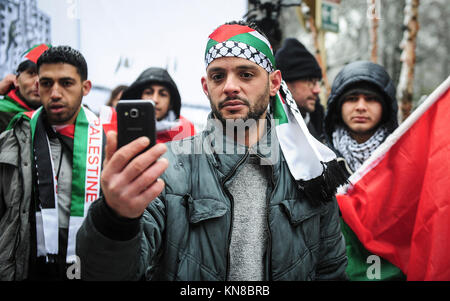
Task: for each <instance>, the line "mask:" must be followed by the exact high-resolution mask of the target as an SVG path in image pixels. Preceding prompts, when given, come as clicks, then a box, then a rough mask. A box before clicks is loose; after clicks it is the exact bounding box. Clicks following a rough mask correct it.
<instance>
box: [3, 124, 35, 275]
mask: <svg viewBox="0 0 450 301" xmlns="http://www.w3.org/2000/svg"><path fill="white" fill-rule="evenodd" d="M19 122H20V124H18V125H17V126H15V127H14V129H12V130H9V131H6V132H3V133H2V134H1V135H0V280H23V279H26V278H27V276H28V265H29V255H30V207H31V206H30V204H31V191H32V181H31V178H32V166H31V155H30V151H31V148H30V145H31V143H30V142H31V141H30V139H31V131H30V126H29V122H27V121H25V120H23V119H21V120H19Z"/></svg>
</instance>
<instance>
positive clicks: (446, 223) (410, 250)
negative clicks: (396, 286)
mask: <svg viewBox="0 0 450 301" xmlns="http://www.w3.org/2000/svg"><path fill="white" fill-rule="evenodd" d="M448 116H450V77H449V78H447V80H446V81H445V82H444V83H443V84H442V85H441V86H440V87H439V88H438V89H436V90H435V91H434V92H433V93H432V94H431V95H430V96H429V97H428V98H427V99H426V100H425V102H424V103H423V104H422V105H420V106H419V107H418V108H417V109H416V110H415V111H414V112H413V114H411V115H410V116H409V117H408V119H407V120H405V121H404V122H403V123H402V124H401V125H400V127H398V128H397V129H396V130H395V131H394V132H393V133H392V134H391V135H390V136H389V137H388V138H387V139H386V141H385V142H384V143H383V144H382V145H380V146H379V148H378V149H377V150H376V151H375V152H374V153H373V154H372V156H371V157H370V158H369V159H368V160H367V161H366V162H365V163H364V164H363V165H362V166H361V167H360V168H359V169H358V170H357V171H356V172H355V173H354V174H353V175H352V176H351V177H350V180H349V181H350V185H349V186H348V187H346V188H345V189H343V190H342V191H341V192H339V193H338V195H337V200H338V203H339V207H340V210H341V212H342V218H343V219H344V221H345V223H346V224H347V225H348V226H349V227H350V228H351V230H352V231H353V232H354V233H355V235H356V236H357V238H358V239H359V241H360V242H361V243H362V244H363V245H364V247H365V248H366V249H367V250H369V251H370V252H372V253H374V254H376V255H379V256H381V257H382V258H384V259H387V260H388V261H389V262H391V263H393V264H394V265H395V266H397V267H398V268H400V269H401V270H402V272H403V273H404V274H405V275H406V276H407V279H408V280H450V255H449V253H448V250H449V249H450V240H449V238H448V237H449V235H450V173H449V171H450V135H449V134H448V131H449V123H448Z"/></svg>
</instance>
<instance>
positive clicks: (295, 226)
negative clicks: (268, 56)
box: [77, 130, 347, 281]
mask: <svg viewBox="0 0 450 301" xmlns="http://www.w3.org/2000/svg"><path fill="white" fill-rule="evenodd" d="M213 132H216V131H213ZM273 134H275V130H273V131H271V130H269V131H268V133H267V135H266V136H265V138H264V139H263V140H262V141H260V143H259V144H258V147H257V148H254V147H253V148H246V147H244V149H243V151H242V152H239V151H236V146H235V145H234V146H233V145H232V144H231V145H230V144H229V142H227V141H229V140H228V139H224V138H223V136H222V134H220V135H215V134H211V132H210V131H208V130H207V131H204V132H202V133H201V134H199V135H196V136H193V137H191V138H187V139H184V140H181V141H175V142H171V143H169V144H168V149H169V151H168V152H167V153H166V154H165V155H164V156H165V157H166V158H167V159H168V161H169V164H170V166H169V168H168V169H167V170H166V172H165V173H164V175H163V177H162V178H163V180H164V181H165V183H166V186H165V189H164V191H163V192H162V193H161V195H160V196H159V197H158V198H156V199H155V200H153V201H152V202H151V203H150V204H149V206H148V207H147V209H146V211H145V212H144V214H143V216H142V217H141V218H140V219H138V220H135V222H136V225H137V227H136V230H135V231H132V230H130V231H129V232H133V233H131V235H129V236H128V237H126V235H122V237H118V235H117V233H118V232H123V229H124V228H127V227H128V228H129V229H131V228H130V227H129V226H130V223H131V221H130V220H126V221H125V220H119V218H118V217H117V216H115V217H114V215H112V214H111V213H112V210H111V209H110V208H109V207H108V206H107V205H106V203H105V201H104V200H103V199H99V200H97V201H96V202H94V204H93V205H92V206H91V208H90V210H89V214H88V216H87V218H86V219H85V220H84V223H83V225H82V226H81V228H80V230H79V231H78V234H77V255H78V256H79V257H80V261H81V277H82V279H84V280H141V279H147V280H181V281H191V280H212V281H224V280H226V279H227V275H228V272H229V245H230V231H231V229H232V223H233V197H232V195H231V194H230V192H229V190H228V189H227V184H228V183H229V182H230V181H231V180H232V179H233V177H234V176H235V175H236V173H237V172H238V171H239V169H240V168H241V167H242V166H243V164H244V163H245V162H246V161H247V160H248V159H249V153H250V152H256V154H257V156H258V157H260V158H261V160H265V162H268V163H269V164H270V166H271V174H270V180H269V183H271V185H269V187H268V188H267V205H268V216H267V225H268V228H269V239H268V242H267V246H266V251H265V256H264V265H265V278H266V280H325V279H326V280H328V279H346V275H345V268H346V265H347V257H346V254H345V243H344V240H343V236H342V234H341V231H340V224H339V214H338V207H337V202H336V200H335V199H334V198H333V200H330V202H327V203H325V204H324V203H322V204H321V205H317V206H314V205H312V203H311V202H310V200H308V199H307V198H306V196H305V194H304V192H303V191H302V190H301V189H300V188H298V186H297V185H296V183H295V181H294V179H293V178H292V176H291V174H290V172H289V169H288V166H287V164H286V162H285V159H284V157H283V156H282V154H281V151H280V149H279V145H278V143H277V141H278V140H277V138H276V135H273ZM223 139H224V140H223ZM220 141H225V142H224V144H223V145H225V147H224V148H223V149H224V150H225V152H224V153H221V152H219V151H218V146H219V144H220V143H219V142H220ZM107 232H108V233H107ZM113 236H116V237H115V238H113Z"/></svg>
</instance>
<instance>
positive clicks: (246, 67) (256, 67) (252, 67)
mask: <svg viewBox="0 0 450 301" xmlns="http://www.w3.org/2000/svg"><path fill="white" fill-rule="evenodd" d="M236 69H239V70H258V66H254V65H240V66H237V67H236Z"/></svg>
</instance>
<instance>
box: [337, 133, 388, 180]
mask: <svg viewBox="0 0 450 301" xmlns="http://www.w3.org/2000/svg"><path fill="white" fill-rule="evenodd" d="M388 134H389V133H388V131H387V130H386V128H385V127H383V126H381V127H379V128H378V130H377V131H376V132H375V133H374V134H373V135H372V137H370V139H369V140H367V141H366V142H364V143H358V142H356V140H354V139H353V138H352V137H351V136H350V133H349V132H348V131H347V130H346V129H345V128H343V127H339V128H337V129H336V130H335V131H334V132H333V135H332V137H333V146H334V147H335V148H336V149H337V150H338V151H339V152H340V153H341V154H342V156H343V157H344V159H345V160H346V161H347V163H348V165H349V166H350V168H351V169H352V170H353V171H355V170H357V169H358V168H359V167H360V166H361V165H362V164H363V162H364V161H366V160H367V158H369V157H370V155H371V154H372V153H373V151H374V150H375V149H376V148H377V147H378V146H379V145H380V144H381V143H382V142H383V141H384V140H385V139H386V137H387V136H388Z"/></svg>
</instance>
